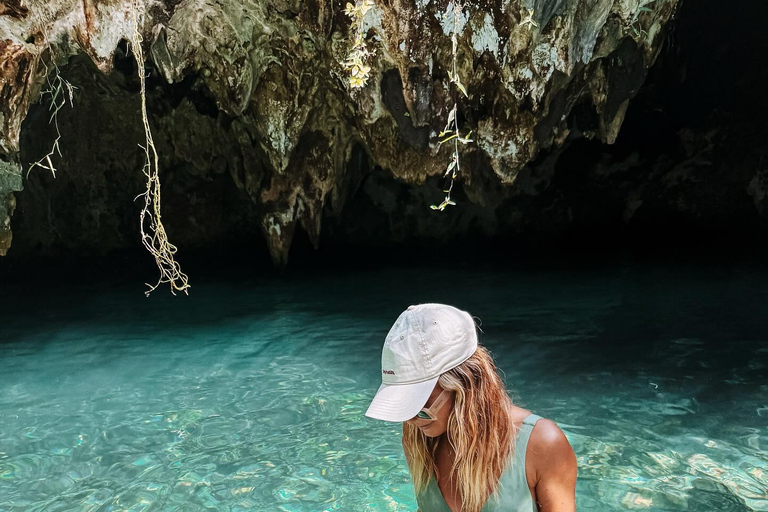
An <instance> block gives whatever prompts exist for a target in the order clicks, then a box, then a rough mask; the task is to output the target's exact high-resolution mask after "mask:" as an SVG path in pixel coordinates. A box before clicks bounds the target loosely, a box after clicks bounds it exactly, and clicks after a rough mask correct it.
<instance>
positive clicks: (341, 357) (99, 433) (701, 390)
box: [0, 265, 768, 512]
mask: <svg viewBox="0 0 768 512" xmlns="http://www.w3.org/2000/svg"><path fill="white" fill-rule="evenodd" d="M193 284H194V282H193ZM164 293H165V292H158V293H156V294H155V296H153V297H150V298H149V299H145V298H144V297H143V296H142V288H141V285H140V283H129V284H126V282H125V281H121V282H120V283H107V282H98V283H91V284H84V285H79V286H67V287H64V286H59V287H56V286H53V285H47V286H44V287H42V288H40V289H30V287H29V286H23V285H20V284H15V285H6V286H5V287H4V291H3V294H2V297H3V298H4V299H5V298H7V297H10V298H13V300H12V301H11V303H6V304H3V307H2V311H0V368H2V371H1V373H0V510H1V511H14V512H16V511H35V510H46V511H48V510H68V511H69V510H83V511H97V510H98V511H117V510H168V511H170V510H265V511H268V510H269V511H272V510H281V511H291V512H300V511H302V512H303V511H307V512H308V511H330V510H344V511H383V510H390V511H398V510H403V511H411V510H415V509H416V506H415V499H414V497H413V489H412V486H411V483H410V479H409V475H408V472H407V469H406V466H405V462H404V459H403V455H402V449H401V445H400V428H399V425H396V424H389V423H384V422H377V421H373V420H369V419H367V418H365V417H364V416H363V412H364V411H365V409H366V407H367V405H368V402H369V400H370V398H371V396H372V395H373V393H374V391H375V389H376V387H377V386H378V382H379V378H380V377H379V375H380V373H379V372H380V367H379V357H380V350H381V344H382V342H383V338H384V335H385V334H386V332H387V330H388V328H389V326H390V325H391V323H392V322H393V321H394V319H395V318H396V317H397V315H398V314H399V313H400V311H401V310H402V309H404V308H405V307H406V306H407V305H409V304H411V303H418V302H428V301H436V302H447V303H451V304H455V305H457V306H459V307H462V308H464V309H467V310H468V311H470V312H472V313H473V314H474V315H476V316H478V317H479V318H480V319H481V320H482V323H483V325H482V329H483V331H484V333H485V334H484V338H483V342H484V343H485V344H486V345H487V346H488V347H489V348H490V350H491V351H492V353H493V354H494V355H495V357H496V359H497V362H498V364H499V366H500V368H501V369H502V370H503V372H504V374H505V379H506V382H507V385H508V387H509V388H510V391H511V393H512V395H513V397H514V398H515V400H516V401H517V402H518V403H519V404H521V405H522V406H524V407H527V408H529V409H531V410H532V411H534V412H536V413H538V414H540V415H542V416H545V417H548V418H551V419H553V420H555V421H557V422H558V423H559V424H560V426H561V428H562V429H563V430H564V431H565V433H566V435H567V436H568V438H569V440H570V442H571V444H572V445H573V447H574V449H575V451H576V454H577V457H578V463H579V480H578V486H577V502H578V509H579V510H580V511H584V510H616V509H637V510H658V511H662V510H686V511H692V512H694V511H702V512H704V511H706V512H711V511H714V510H717V511H743V510H760V511H768V457H767V456H766V449H767V447H768V428H766V425H768V379H767V378H766V377H768V342H767V340H768V325H767V324H766V322H765V319H766V318H768V315H767V313H768V300H767V299H768V273H766V272H765V271H764V270H762V269H758V268H752V267H738V266H730V267H727V268H726V267H715V268H712V267H690V266H683V265H680V266H666V267H658V266H653V267H651V266H634V267H613V268H610V269H607V270H605V269H604V270H600V271H595V270H591V271H579V272H576V271H544V270H541V269H538V270H519V271H499V270H476V269H472V268H457V269H452V270H429V269H425V268H412V269H410V270H403V269H397V270H394V269H393V270H381V271H378V272H355V273H351V274H344V273H333V274H325V275H323V276H319V277H318V276H314V277H311V278H310V277H307V276H302V277H301V278H281V279H272V278H251V279H248V280H242V281H238V280H220V281H216V280H211V281H204V282H201V283H198V284H196V285H195V286H194V288H193V289H192V295H191V296H190V297H179V298H175V299H173V298H170V297H166V296H165V295H164Z"/></svg>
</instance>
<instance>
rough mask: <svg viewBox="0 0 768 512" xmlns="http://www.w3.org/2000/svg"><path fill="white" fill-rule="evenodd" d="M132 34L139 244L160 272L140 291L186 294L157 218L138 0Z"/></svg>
mask: <svg viewBox="0 0 768 512" xmlns="http://www.w3.org/2000/svg"><path fill="white" fill-rule="evenodd" d="M133 8H134V9H133V33H132V35H131V46H132V47H133V55H134V58H135V59H136V64H137V66H138V73H139V82H140V85H141V89H140V96H141V120H142V122H143V124H144V135H145V138H146V142H145V144H144V146H141V145H139V147H141V148H142V149H143V150H144V155H145V161H146V164H145V165H144V168H143V172H144V175H145V176H146V177H147V190H146V191H145V192H144V193H143V194H140V195H138V196H137V197H136V199H138V198H139V197H142V196H144V207H143V208H142V209H141V214H140V227H141V241H142V243H143V244H144V247H146V248H147V250H148V251H149V252H150V254H152V256H154V258H155V263H156V264H157V268H158V270H159V271H160V277H159V278H158V281H157V283H155V284H154V285H151V284H149V283H147V286H148V287H149V289H148V290H147V291H146V292H144V293H145V294H146V295H147V297H149V294H150V293H152V292H153V291H155V289H157V287H159V286H160V285H161V284H163V283H168V284H169V285H170V286H171V293H172V294H174V295H176V292H177V291H181V292H184V293H186V294H188V293H189V292H188V290H189V278H188V277H187V275H186V274H185V273H184V272H182V271H181V265H179V263H178V262H177V261H176V260H175V259H174V254H176V250H177V249H176V246H175V245H173V244H172V243H170V242H169V241H168V236H167V234H166V232H165V228H164V227H163V222H162V220H161V216H160V175H159V171H160V159H159V157H158V155H157V149H156V148H155V143H154V141H153V140H152V130H151V129H150V126H149V118H148V116H147V86H146V76H145V71H144V53H143V50H142V49H141V43H142V37H141V32H140V29H139V19H140V17H141V9H140V0H136V2H135V3H134V5H133Z"/></svg>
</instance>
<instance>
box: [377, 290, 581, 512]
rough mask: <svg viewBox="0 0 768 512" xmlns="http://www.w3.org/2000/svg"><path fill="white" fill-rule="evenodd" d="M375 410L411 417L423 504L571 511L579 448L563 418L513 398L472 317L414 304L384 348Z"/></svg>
mask: <svg viewBox="0 0 768 512" xmlns="http://www.w3.org/2000/svg"><path fill="white" fill-rule="evenodd" d="M381 364H382V384H381V387H380V388H379V390H378V391H377V393H376V396H375V397H374V398H373V401H372V402H371V405H370V407H369V408H368V411H367V412H366V416H369V417H371V418H375V419H380V420H385V421H395V422H403V449H404V451H405V456H406V460H407V462H408V468H409V470H410V472H411V477H412V478H413V484H414V488H415V491H416V500H417V502H418V504H419V510H420V511H421V512H449V511H450V512H458V511H461V512H480V511H481V510H482V511H483V512H497V511H498V512H502V511H505V512H506V511H510V512H523V511H525V512H536V511H539V512H571V511H574V510H575V509H576V505H575V487H576V456H575V455H574V453H573V449H572V448H571V445H570V444H569V443H568V440H567V439H566V437H565V435H564V434H563V433H562V431H561V430H560V429H559V428H558V427H557V425H556V424H555V423H554V422H552V421H550V420H547V419H543V418H540V417H539V416H536V415H534V414H531V413H530V412H529V411H526V410H525V409H521V408H520V407H517V406H515V405H513V404H512V401H511V400H510V399H509V396H508V395H507V392H506V390H505V388H504V384H503V383H502V382H501V379H500V378H499V376H498V374H497V372H496V366H495V365H494V363H493V359H492V358H491V356H490V354H489V353H488V351H487V350H486V349H485V348H483V347H479V346H478V344H477V333H476V330H475V324H474V321H473V320H472V317H471V316H470V315H469V314H468V313H466V312H465V311H461V310H459V309H456V308H454V307H452V306H446V305H443V304H421V305H418V306H411V307H409V308H408V309H407V310H406V311H404V312H403V313H402V314H401V315H400V316H399V317H398V319H397V321H395V324H394V325H393V326H392V329H390V331H389V334H387V338H386V340H385V342H384V349H383V351H382V355H381Z"/></svg>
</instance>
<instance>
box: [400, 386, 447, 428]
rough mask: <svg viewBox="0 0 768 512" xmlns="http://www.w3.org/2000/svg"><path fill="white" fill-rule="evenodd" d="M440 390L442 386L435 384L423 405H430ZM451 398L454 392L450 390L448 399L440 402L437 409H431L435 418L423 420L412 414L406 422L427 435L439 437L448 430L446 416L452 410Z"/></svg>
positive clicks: (427, 406) (441, 390)
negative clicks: (442, 402) (440, 404)
mask: <svg viewBox="0 0 768 512" xmlns="http://www.w3.org/2000/svg"><path fill="white" fill-rule="evenodd" d="M442 392H443V388H442V387H440V384H435V389H433V390H432V394H431V395H429V399H428V400H427V403H426V404H424V407H426V408H429V407H431V406H432V404H434V402H435V400H437V397H439V396H440V394H441V393H442ZM453 399H454V394H453V393H452V392H450V396H449V398H448V400H447V401H446V402H445V403H444V404H442V406H440V408H439V409H438V410H436V411H435V410H432V411H431V412H432V413H434V415H435V416H437V419H435V420H423V419H421V418H418V417H416V416H414V417H413V418H411V419H410V420H408V421H407V422H406V423H408V424H410V425H413V426H414V427H418V428H419V430H421V431H422V432H423V433H424V435H425V436H427V437H440V436H441V435H443V434H445V432H446V431H447V430H448V417H449V416H450V415H451V411H452V410H453Z"/></svg>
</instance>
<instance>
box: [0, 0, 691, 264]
mask: <svg viewBox="0 0 768 512" xmlns="http://www.w3.org/2000/svg"><path fill="white" fill-rule="evenodd" d="M677 1H678V0H556V1H544V0H531V1H519V0H495V1H489V2H481V3H479V4H478V3H472V4H470V3H469V2H467V5H466V6H464V7H463V10H461V11H460V12H459V11H458V10H455V9H453V2H448V1H444V0H441V1H437V0H435V1H431V0H405V1H395V2H382V1H378V0H377V1H376V2H375V4H374V6H373V7H372V8H371V9H370V11H368V12H367V14H366V15H365V18H364V19H363V20H362V29H363V32H364V35H365V38H366V41H367V45H368V48H369V49H370V50H372V51H373V52H374V55H373V56H372V57H371V58H370V60H369V62H368V64H369V65H370V67H371V71H370V79H369V81H368V83H367V85H366V86H364V87H362V88H360V89H351V88H350V86H349V81H348V76H347V74H346V70H345V68H344V66H343V62H344V61H345V59H346V58H347V53H348V52H349V49H350V45H351V41H350V40H351V37H352V36H353V35H351V34H350V30H349V29H350V23H351V21H350V19H349V17H347V16H346V15H345V13H344V12H343V11H342V10H340V9H338V7H337V6H336V5H337V4H334V3H333V2H327V1H324V0H310V1H306V2H299V1H293V0H270V1H255V0H238V1H234V0H225V1H216V2H214V1H210V0H181V1H179V0H165V1H162V2H152V3H148V4H146V6H145V7H142V10H141V11H140V12H139V13H138V15H139V20H138V21H139V30H140V31H141V34H142V37H143V40H144V41H145V45H144V47H143V48H142V49H141V50H142V51H143V52H145V54H146V55H147V60H148V62H149V63H150V64H151V65H150V66H148V69H147V70H144V72H146V73H148V74H149V78H148V81H149V84H150V85H149V90H148V92H147V94H148V101H149V105H150V110H151V119H150V122H151V125H152V128H153V130H154V131H155V139H156V142H157V145H158V149H159V151H160V154H161V157H162V161H161V175H163V179H164V186H166V189H165V190H170V192H169V194H168V196H166V197H165V198H164V207H165V208H168V210H167V211H166V210H164V215H165V214H167V218H169V219H170V220H169V222H170V223H171V224H172V226H173V227H174V228H176V232H174V230H173V229H169V236H170V238H171V239H172V240H175V243H176V245H181V246H183V244H184V243H185V242H187V243H190V244H192V245H205V244H210V243H211V242H212V241H215V240H217V238H218V237H220V236H225V234H226V233H227V232H228V230H231V229H232V226H233V225H237V224H239V223H248V224H249V225H253V226H254V227H256V226H258V229H260V231H261V232H262V233H263V236H264V237H265V238H266V240H267V243H268V246H269V249H270V252H271V255H272V258H273V261H274V262H275V263H277V264H284V263H285V262H286V261H287V257H288V252H289V249H290V246H291V243H292V240H293V237H294V234H295V233H296V229H297V227H298V226H301V228H302V229H303V230H304V231H305V232H306V233H307V235H308V238H309V240H310V241H311V243H312V244H313V245H315V246H317V244H318V243H319V240H320V236H321V230H322V229H323V226H322V222H330V223H331V224H332V225H334V226H337V227H338V226H339V225H341V224H342V222H341V219H344V218H345V215H349V213H347V214H344V211H345V206H346V205H347V203H348V202H349V200H350V198H351V197H352V196H353V195H355V194H357V193H358V192H359V190H360V189H362V190H363V193H364V194H365V197H369V198H370V199H368V201H370V202H373V203H374V204H371V205H370V206H371V208H372V210H371V212H372V213H369V214H368V215H371V216H375V215H379V214H383V215H384V216H385V218H388V219H390V220H389V221H386V220H381V219H377V220H373V221H372V222H371V224H370V226H369V227H368V228H365V227H364V226H363V225H362V224H361V223H359V222H358V223H356V224H355V228H354V229H358V230H360V229H370V230H371V232H370V233H368V234H364V235H363V236H367V237H371V238H375V237H376V236H379V235H377V233H376V231H377V230H378V229H379V227H380V226H382V223H383V224H384V225H386V229H387V230H388V235H389V236H390V237H392V238H394V239H405V238H408V234H410V235H415V236H425V237H427V238H437V239H439V238H445V237H450V236H451V235H452V234H457V233H466V232H469V231H472V230H474V229H476V228H477V227H478V226H479V229H481V230H483V231H485V232H488V233H492V232H494V230H496V229H499V225H500V224H503V225H504V226H505V228H506V229H515V223H516V222H518V220H519V218H518V217H519V215H518V214H516V213H509V212H507V213H505V208H506V207H505V201H507V200H508V199H509V198H510V197H514V196H519V195H520V194H523V195H525V194H528V193H535V191H536V190H537V189H539V188H540V187H541V186H542V184H546V183H547V182H548V180H550V179H551V177H552V173H553V172H554V163H555V162H556V160H557V155H558V151H559V148H561V147H562V146H563V144H564V143H565V142H566V141H567V140H575V139H578V138H580V137H586V138H590V139H596V140H600V141H602V142H605V143H608V144H611V143H613V142H614V141H615V140H616V137H617V134H618V132H619V129H620V127H621V125H622V121H623V119H624V116H625V113H626V111H627V106H628V104H629V101H630V100H631V99H632V98H633V97H634V96H635V95H636V94H637V92H638V90H639V88H640V86H641V84H642V83H643V82H644V80H645V77H646V73H647V71H648V69H649V67H650V66H651V65H652V64H653V62H654V61H655V59H656V58H657V55H658V53H659V50H660V48H661V46H662V42H663V40H664V37H665V33H666V32H665V31H666V28H667V27H668V25H669V22H670V20H671V19H672V17H673V15H674V13H675V10H676V7H677ZM5 5H6V7H4V8H3V9H5V10H4V11H0V98H2V103H1V104H0V254H4V253H5V251H6V250H7V249H8V247H9V246H10V239H11V235H10V227H9V219H10V215H11V214H12V213H13V210H14V200H13V193H18V192H20V191H21V190H22V186H24V187H26V188H28V189H29V190H28V191H25V192H23V193H22V194H21V196H22V197H24V196H25V195H29V198H30V201H29V205H30V207H28V208H24V213H23V217H24V220H23V222H24V223H25V224H26V226H25V228H28V229H29V235H28V241H27V248H29V249H30V250H31V249H32V248H42V249H45V248H50V247H54V246H59V247H64V248H72V247H81V248H98V249H99V250H102V251H104V250H109V249H113V248H117V247H122V246H125V245H128V244H130V242H129V240H130V237H131V236H136V231H137V229H136V227H134V226H133V224H132V221H131V220H130V219H131V217H132V216H134V215H135V212H136V211H137V209H138V207H136V206H134V205H133V203H131V199H132V198H133V197H135V196H136V195H137V194H139V193H141V192H142V185H141V183H142V179H143V175H142V174H141V166H142V163H141V152H140V150H139V149H138V148H137V146H136V144H137V143H139V142H140V141H141V133H142V132H141V121H140V118H139V115H138V98H137V84H136V79H135V73H136V70H135V67H134V66H133V64H132V61H131V59H130V55H128V54H127V52H128V45H126V44H125V41H127V40H130V38H131V34H132V27H133V23H134V21H135V19H134V18H136V13H135V12H134V10H133V2H131V1H128V0H88V1H86V2H76V1H74V0H69V1H68V0H57V1H55V2H47V1H45V2H44V1H41V0H40V1H28V2H24V4H23V6H22V4H21V3H19V2H6V3H5ZM141 5H142V6H144V5H145V4H143V3H142V4H141ZM454 31H456V32H457V40H458V51H457V68H456V70H457V73H458V75H459V77H460V79H461V81H462V83H463V85H464V87H465V88H466V91H467V93H468V94H467V96H466V97H464V96H463V95H459V94H458V92H457V89H456V87H455V86H454V85H453V84H452V83H451V81H450V78H449V71H451V68H452V62H453V57H452V43H451V36H452V33H453V32H454ZM83 55H85V56H87V57H88V59H89V60H90V61H91V62H92V64H89V63H88V62H86V61H85V60H84V58H83V57H82V56H83ZM54 65H58V66H59V69H61V73H62V75H64V76H66V78H67V80H68V81H69V82H70V83H71V84H72V85H73V86H75V87H77V89H76V92H75V98H74V108H68V107H67V108H63V109H62V110H61V111H60V112H59V119H58V121H59V122H60V123H61V124H60V126H63V128H64V129H62V139H61V144H60V147H61V151H62V156H61V157H59V156H58V155H54V159H58V160H57V161H58V162H59V165H60V170H61V172H59V173H58V174H57V177H56V181H53V180H52V179H49V177H47V176H45V175H44V171H43V170H41V169H39V168H38V169H35V170H33V171H32V174H31V175H30V177H29V178H26V177H25V178H24V179H22V174H23V166H24V168H25V166H26V165H27V161H34V160H36V159H38V158H40V157H41V156H42V155H45V153H46V151H48V149H46V148H50V144H51V142H52V141H53V136H51V133H50V132H51V129H50V127H46V122H47V118H48V116H47V115H43V110H44V109H43V107H42V106H40V107H39V109H38V110H40V112H39V113H37V114H36V117H35V116H32V118H30V119H28V120H27V122H26V123H25V124H23V123H24V121H25V118H27V115H28V112H29V111H30V105H31V104H32V103H33V102H35V101H37V100H38V99H39V98H40V95H41V93H42V92H43V91H44V90H45V88H46V77H48V78H50V76H51V73H55V72H56V71H54ZM456 102H457V103H458V114H457V117H458V118H459V119H460V120H461V125H462V127H463V129H464V131H465V132H466V131H469V130H472V131H473V136H472V139H473V140H474V142H473V143H472V144H470V145H468V146H465V150H464V152H463V153H462V164H461V168H462V170H461V173H460V175H459V176H458V180H459V183H458V184H457V188H459V189H460V192H459V195H461V197H462V203H461V206H460V208H461V212H460V213H455V214H453V217H451V218H446V217H442V218H440V219H438V220H427V219H425V217H427V216H430V215H439V214H433V213H432V212H430V211H429V209H428V205H429V204H431V203H436V202H439V201H440V200H442V196H441V194H439V193H437V194H436V192H435V191H434V190H433V189H429V190H428V191H426V190H425V191H423V192H421V191H419V189H418V188H412V187H409V188H408V189H407V190H408V191H407V192H402V191H401V192H400V193H399V192H397V190H398V187H399V186H401V185H422V184H424V183H425V181H426V180H428V179H429V180H431V181H437V180H438V179H439V177H440V176H442V175H443V173H444V171H445V169H446V165H447V163H448V162H449V161H450V158H451V155H450V151H449V150H448V149H446V148H443V149H442V150H441V148H440V145H439V144H438V138H437V134H438V132H440V131H441V129H442V127H443V126H444V125H445V124H446V121H447V118H448V114H449V111H450V110H451V109H452V107H453V105H454V103H456ZM33 110H34V109H33ZM23 126H24V127H25V129H28V130H29V134H28V135H25V134H24V133H22V132H23V131H24V130H22V127H23ZM26 127H28V128H26ZM20 140H25V141H26V142H25V144H23V145H24V146H25V147H20ZM540 154H543V155H544V157H543V158H539V159H538V160H537V157H538V156H539V155H540ZM22 157H23V158H22ZM534 161H536V163H535V164H532V162H534ZM22 162H23V166H22ZM32 198H36V199H34V200H33V199H32ZM360 200H361V199H359V198H358V202H359V201H360ZM225 203H226V204H225ZM44 204H45V205H48V207H49V208H48V209H50V208H51V207H54V205H55V208H56V209H57V210H58V211H60V210H61V209H62V208H65V209H71V210H72V212H71V216H70V217H68V218H69V220H68V221H67V225H64V224H63V223H62V221H60V220H59V219H57V218H56V216H55V215H53V216H52V215H51V214H50V212H43V211H41V210H40V208H41V206H42V205H44ZM32 205H34V208H33V206H32ZM232 205H236V206H232ZM32 209H35V210H37V211H29V210H32ZM352 211H354V212H358V210H357V209H353V210H352ZM422 211H423V214H422V213H421V212H422ZM355 216H356V218H357V219H358V220H359V219H364V218H365V217H366V214H363V215H359V216H358V215H357V213H355ZM394 217H399V218H400V219H402V221H395V222H393V221H392V218H394ZM516 219H518V220H516ZM136 225H138V220H136ZM185 227H187V228H193V229H185ZM242 231H243V230H240V232H242Z"/></svg>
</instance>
